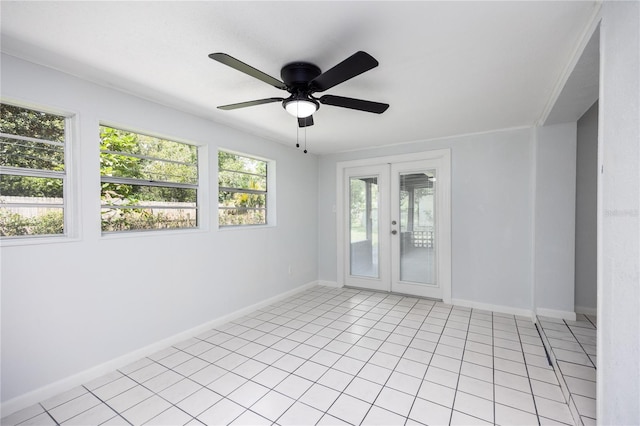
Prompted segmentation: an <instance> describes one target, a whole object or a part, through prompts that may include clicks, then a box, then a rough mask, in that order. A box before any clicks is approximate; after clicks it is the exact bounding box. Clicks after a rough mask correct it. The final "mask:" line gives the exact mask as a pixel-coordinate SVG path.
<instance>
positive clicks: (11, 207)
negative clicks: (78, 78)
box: [0, 104, 65, 237]
mask: <svg viewBox="0 0 640 426" xmlns="http://www.w3.org/2000/svg"><path fill="white" fill-rule="evenodd" d="M0 133H3V136H1V137H0V167H3V171H2V173H0V236H3V237H14V236H28V235H56V234H63V233H64V211H63V208H62V207H60V205H61V204H62V203H63V199H64V196H63V192H64V191H63V188H64V178H65V161H64V149H65V147H64V143H65V117H62V116H58V115H54V114H48V113H44V112H40V111H35V110H32V109H27V108H22V107H17V106H13V105H7V104H0ZM38 173H40V174H44V175H46V177H43V176H37V174H38ZM25 205H31V207H26V206H25ZM54 205H57V206H54Z"/></svg>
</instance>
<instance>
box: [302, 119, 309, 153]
mask: <svg viewBox="0 0 640 426" xmlns="http://www.w3.org/2000/svg"><path fill="white" fill-rule="evenodd" d="M305 120H306V119H305ZM305 124H306V123H305ZM307 127H308V126H305V127H304V151H303V152H304V153H305V154H306V153H307Z"/></svg>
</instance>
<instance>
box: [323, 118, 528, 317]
mask: <svg viewBox="0 0 640 426" xmlns="http://www.w3.org/2000/svg"><path fill="white" fill-rule="evenodd" d="M390 142H392V141H390ZM441 148H451V159H452V169H451V170H452V178H451V185H452V201H451V209H452V228H453V229H452V260H453V264H452V270H453V274H452V298H453V299H454V300H457V301H458V302H460V301H470V302H473V303H476V304H488V305H493V306H502V307H507V308H510V309H511V310H513V311H518V312H526V311H530V310H531V306H532V300H531V299H532V291H531V288H532V274H531V270H532V268H531V256H532V252H531V250H532V245H531V234H532V231H531V222H532V217H531V215H532V211H533V208H532V197H531V196H530V186H531V183H530V179H531V176H532V173H531V166H532V163H531V152H532V149H531V148H532V129H518V130H505V131H498V132H492V133H486V134H478V135H469V136H460V137H454V138H448V139H441V140H433V141H425V142H417V143H411V144H404V145H397V146H393V147H388V148H380V149H371V150H366V151H358V152H350V153H343V154H337V155H327V156H322V157H320V164H319V181H318V185H319V186H318V218H319V222H318V235H319V239H318V250H319V253H318V254H319V258H318V273H319V279H320V280H323V281H332V282H335V281H336V279H337V278H336V277H337V269H336V268H337V266H336V258H335V252H336V217H335V213H334V212H333V206H334V205H335V204H336V181H335V180H336V162H338V161H347V160H355V159H362V158H371V157H380V156H385V155H396V154H406V153H412V152H420V151H426V150H432V149H441Z"/></svg>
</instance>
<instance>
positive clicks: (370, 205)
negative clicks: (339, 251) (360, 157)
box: [349, 176, 379, 278]
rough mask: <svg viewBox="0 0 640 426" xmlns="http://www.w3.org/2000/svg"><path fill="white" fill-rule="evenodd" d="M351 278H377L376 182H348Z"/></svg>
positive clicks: (363, 179) (362, 179)
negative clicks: (352, 276) (355, 276)
mask: <svg viewBox="0 0 640 426" xmlns="http://www.w3.org/2000/svg"><path fill="white" fill-rule="evenodd" d="M349 211H350V214H349V236H350V237H349V238H350V240H349V242H350V247H351V249H350V250H351V252H350V272H351V275H357V276H362V277H372V278H378V276H379V272H378V178H377V176H368V177H351V178H350V179H349Z"/></svg>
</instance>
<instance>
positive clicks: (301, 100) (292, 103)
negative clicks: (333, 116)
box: [209, 51, 389, 127]
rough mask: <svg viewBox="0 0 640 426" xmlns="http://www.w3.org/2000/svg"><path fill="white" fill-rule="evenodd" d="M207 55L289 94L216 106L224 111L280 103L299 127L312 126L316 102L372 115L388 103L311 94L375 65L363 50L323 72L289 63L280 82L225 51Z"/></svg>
mask: <svg viewBox="0 0 640 426" xmlns="http://www.w3.org/2000/svg"><path fill="white" fill-rule="evenodd" d="M209 57H210V58H211V59H213V60H214V61H218V62H220V63H222V64H225V65H227V66H229V67H231V68H233V69H236V70H238V71H240V72H243V73H245V74H247V75H250V76H251V77H254V78H257V79H258V80H260V81H263V82H265V83H267V84H269V85H271V86H273V87H275V88H276V89H280V90H286V91H287V92H289V93H290V96H289V97H287V98H266V99H258V100H255V101H248V102H240V103H237V104H230V105H222V106H219V107H218V108H219V109H222V110H225V111H226V110H232V109H237V108H246V107H250V106H255V105H262V104H268V103H273V102H282V106H283V108H284V109H286V110H287V112H289V113H290V114H291V115H293V116H294V117H297V118H298V126H299V127H308V126H313V113H315V112H316V111H317V110H318V108H320V104H323V105H331V106H337V107H342V108H350V109H355V110H358V111H365V112H373V113H376V114H382V113H383V112H385V111H386V110H387V108H389V104H383V103H380V102H372V101H365V100H362V99H353V98H345V97H343V96H334V95H323V96H321V97H319V98H317V97H315V96H313V94H314V93H316V92H324V91H325V90H327V89H331V88H332V87H334V86H336V85H338V84H340V83H343V82H345V81H347V80H349V79H351V78H353V77H355V76H357V75H360V74H362V73H363V72H365V71H369V70H370V69H372V68H375V67H377V66H378V61H376V60H375V59H374V58H373V56H371V55H369V54H368V53H366V52H362V51H360V52H356V53H354V54H353V55H351V56H350V57H348V58H347V59H345V60H344V61H342V62H340V63H339V64H338V65H336V66H334V67H333V68H331V69H330V70H327V71H325V72H324V73H322V72H321V71H320V68H318V67H317V66H316V65H314V64H311V63H308V62H292V63H290V64H287V65H285V66H284V67H282V70H281V71H280V76H281V78H282V80H283V81H280V80H278V79H277V78H274V77H271V76H270V75H268V74H265V73H264V72H262V71H260V70H257V69H255V68H253V67H252V66H250V65H247V64H245V63H244V62H241V61H239V60H238V59H236V58H234V57H232V56H229V55H227V54H226V53H212V54H210V55H209Z"/></svg>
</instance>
